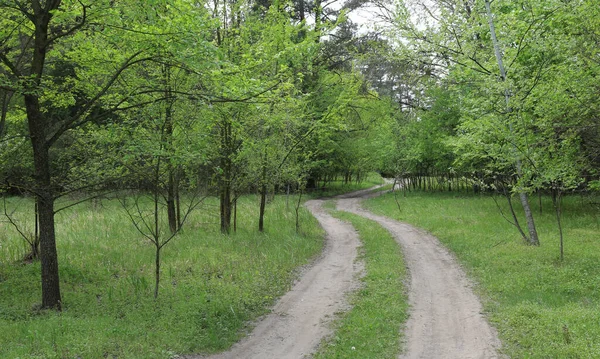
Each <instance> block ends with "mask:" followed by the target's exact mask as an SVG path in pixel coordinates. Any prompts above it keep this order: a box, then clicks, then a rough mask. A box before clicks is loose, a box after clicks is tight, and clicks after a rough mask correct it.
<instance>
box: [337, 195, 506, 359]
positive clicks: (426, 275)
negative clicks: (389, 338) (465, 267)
mask: <svg viewBox="0 0 600 359" xmlns="http://www.w3.org/2000/svg"><path fill="white" fill-rule="evenodd" d="M373 195H377V194H373ZM369 196H372V195H369V194H367V195H364V194H363V195H361V197H358V198H357V197H354V198H353V197H352V196H346V198H345V199H341V200H338V203H337V208H338V210H342V211H346V212H350V213H354V214H357V215H359V216H362V217H365V218H368V219H371V220H374V221H376V222H378V223H379V224H380V225H381V226H382V227H384V228H385V229H387V230H388V231H389V232H390V233H391V234H392V235H393V236H394V238H395V239H396V241H397V242H398V243H399V244H400V246H401V247H402V252H403V254H404V260H405V262H406V265H407V267H408V269H409V272H410V285H409V295H408V299H409V302H410V306H411V309H410V318H409V319H408V322H407V324H406V329H405V336H406V340H405V343H406V345H405V349H406V350H405V352H404V353H403V354H402V355H401V356H400V358H402V359H490V358H501V357H500V356H499V355H498V354H497V352H496V350H497V349H498V348H500V341H499V340H498V337H497V335H496V331H495V330H494V329H493V328H492V327H491V326H490V325H489V324H488V322H487V321H486V320H485V318H484V316H483V315H482V314H481V310H482V308H481V303H480V302H479V299H478V298H477V296H475V294H474V293H473V291H472V289H471V285H470V282H469V280H468V279H467V278H466V276H465V274H464V272H463V271H462V269H461V268H460V266H459V265H458V264H457V262H456V260H455V259H454V257H453V256H452V255H451V254H450V253H449V252H448V250H447V249H446V248H444V247H443V246H442V245H441V244H440V243H439V241H438V240H437V239H436V238H435V237H433V236H431V235H429V234H427V233H425V232H423V231H421V230H419V229H417V228H414V227H412V226H410V225H408V224H405V223H401V222H398V221H395V220H392V219H390V218H387V217H384V216H378V215H375V214H373V213H371V212H368V211H366V210H364V209H361V208H360V201H361V199H363V198H366V197H369ZM398 290H402V289H401V288H398Z"/></svg>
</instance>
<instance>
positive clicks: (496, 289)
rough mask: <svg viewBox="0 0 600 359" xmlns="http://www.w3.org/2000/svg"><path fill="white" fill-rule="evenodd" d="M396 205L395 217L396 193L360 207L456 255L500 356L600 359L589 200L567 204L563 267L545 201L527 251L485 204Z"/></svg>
mask: <svg viewBox="0 0 600 359" xmlns="http://www.w3.org/2000/svg"><path fill="white" fill-rule="evenodd" d="M398 199H399V203H400V210H399V209H398V207H397V205H396V203H395V201H394V198H393V194H388V195H384V196H382V197H378V198H374V199H371V200H369V201H367V202H366V204H365V206H366V207H367V208H369V209H370V210H372V211H374V212H377V213H380V214H385V215H388V216H390V217H393V218H396V219H399V220H402V221H405V222H408V223H411V224H414V225H416V226H418V227H421V228H424V229H426V230H428V231H430V232H431V233H433V234H434V235H435V236H437V237H438V238H439V239H440V240H441V241H442V242H443V243H444V244H445V245H446V246H447V247H448V248H450V249H451V250H452V251H453V252H454V253H455V254H456V256H457V257H458V259H459V261H460V262H461V263H462V264H463V265H464V267H465V268H466V270H467V271H468V272H469V274H470V276H471V277H472V278H474V279H475V281H476V282H477V283H478V291H479V294H480V296H481V297H482V299H483V302H484V307H485V310H486V312H487V313H488V316H489V318H490V320H491V322H492V324H493V325H494V326H495V327H496V328H497V329H498V331H499V335H500V337H501V340H502V342H503V352H504V353H505V354H507V355H508V356H509V357H512V358H540V359H541V358H561V359H562V358H600V322H599V320H600V317H599V316H598V313H600V291H598V288H600V266H599V265H598V263H600V241H599V238H598V234H599V233H600V223H599V218H598V213H597V209H595V208H594V207H592V206H590V205H589V204H587V202H586V200H584V199H582V198H580V197H575V196H573V197H567V198H565V202H564V212H563V226H564V230H565V260H564V261H563V262H561V261H560V260H559V244H558V231H557V227H556V222H555V219H554V212H553V208H552V204H551V201H550V199H549V198H544V199H543V202H542V208H543V213H542V214H541V215H540V214H539V213H538V214H537V215H536V224H537V227H538V231H539V234H540V241H541V246H540V247H530V246H526V245H524V244H523V243H522V240H521V239H520V237H519V235H518V233H517V231H516V230H515V229H514V227H512V226H511V225H510V224H508V223H507V222H506V221H505V220H504V219H503V218H502V217H501V215H500V213H499V211H498V209H497V207H496V205H495V204H494V202H493V200H492V199H491V198H490V197H487V196H476V195H457V194H452V193H419V192H417V193H415V192H412V193H409V194H408V196H407V197H406V198H403V197H402V195H399V196H398ZM515 202H516V201H515ZM532 202H537V201H532ZM532 204H533V206H534V208H535V209H536V211H538V208H537V203H532Z"/></svg>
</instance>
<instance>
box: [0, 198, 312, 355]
mask: <svg viewBox="0 0 600 359" xmlns="http://www.w3.org/2000/svg"><path fill="white" fill-rule="evenodd" d="M9 201H10V202H11V203H9V205H10V206H11V208H15V206H17V204H18V203H20V205H19V206H18V209H17V211H16V212H15V213H14V216H15V218H16V219H18V220H21V221H23V220H25V219H26V218H27V217H29V216H30V212H27V210H28V209H31V208H32V207H33V205H32V202H31V201H30V200H28V199H16V198H11V199H9ZM258 205H259V200H258V198H257V197H256V196H246V197H243V198H242V199H240V201H239V202H238V230H237V233H235V234H232V235H230V236H225V235H222V234H221V233H220V232H219V225H218V216H217V215H218V202H217V201H216V199H212V198H209V199H207V200H206V202H205V203H204V204H203V206H202V208H200V209H199V210H197V211H196V212H194V213H193V215H192V217H191V218H190V219H189V221H188V223H187V224H186V226H185V227H184V231H183V232H182V233H181V234H180V235H179V236H178V237H176V238H175V239H174V240H173V241H172V242H171V243H169V244H168V245H167V246H166V247H164V249H163V251H162V278H161V287H160V295H159V298H158V299H157V300H154V299H153V296H152V290H153V285H154V277H153V273H154V272H153V271H154V262H153V253H154V252H153V251H154V247H153V246H152V245H151V244H150V243H149V242H148V241H146V240H144V239H143V238H142V236H141V235H140V234H139V233H138V232H137V231H136V230H135V228H134V227H133V225H132V223H131V222H129V221H128V219H127V216H126V215H125V213H124V211H123V209H122V207H121V205H120V204H119V203H118V201H117V200H103V201H102V202H101V205H98V204H93V203H85V204H81V205H78V206H75V207H72V208H69V209H67V210H65V211H62V212H59V213H58V215H57V241H58V242H57V246H58V253H59V265H60V276H61V289H62V295H63V308H64V311H63V312H62V313H55V312H53V311H39V310H37V309H36V308H38V307H39V303H40V301H41V293H40V285H39V280H40V264H39V262H35V263H33V264H24V263H23V262H22V261H21V258H22V256H23V254H24V252H25V249H24V245H23V244H24V241H23V240H22V239H21V238H20V237H18V235H17V233H16V232H15V231H14V230H13V228H12V227H11V226H10V225H9V224H7V223H5V222H4V221H3V219H2V220H0V328H2V330H0V358H48V359H50V358H144V359H148V358H172V357H176V354H181V353H198V352H207V353H210V352H215V351H219V350H223V349H226V348H228V347H229V346H230V345H231V344H232V343H234V342H235V341H237V340H238V339H239V338H240V337H241V335H242V333H243V332H244V331H245V330H247V329H248V328H247V327H246V326H247V325H248V324H247V323H248V322H249V321H251V320H252V319H255V318H256V317H258V316H260V315H262V314H264V313H266V312H268V310H269V307H270V306H271V305H272V304H273V302H274V300H275V298H277V297H278V296H280V295H281V294H283V293H284V292H285V291H287V290H288V289H289V288H290V286H291V284H292V281H293V279H294V277H295V276H296V275H297V269H298V268H299V267H300V266H302V265H304V264H307V263H308V262H309V261H310V260H311V259H312V258H314V257H315V256H316V255H318V254H319V253H320V251H321V249H322V245H323V233H322V230H321V229H320V227H319V226H318V223H317V222H316V220H315V219H314V218H313V217H312V216H311V215H310V213H308V211H306V210H305V209H304V208H302V210H301V232H302V233H301V235H297V234H296V233H295V213H294V206H293V198H292V202H291V204H290V205H289V206H286V199H285V197H284V196H276V197H275V199H274V201H273V202H272V203H271V204H269V205H268V206H267V212H266V216H265V228H266V232H265V233H258V231H257V227H258V225H257V222H258V215H257V213H258ZM29 224H30V223H29Z"/></svg>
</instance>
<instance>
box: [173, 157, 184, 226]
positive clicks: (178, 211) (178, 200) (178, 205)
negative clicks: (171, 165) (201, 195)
mask: <svg viewBox="0 0 600 359" xmlns="http://www.w3.org/2000/svg"><path fill="white" fill-rule="evenodd" d="M179 184H180V178H179V168H178V169H177V170H176V171H175V188H174V190H175V215H176V217H177V230H178V231H179V230H181V226H182V225H183V223H182V222H181V198H180V197H179Z"/></svg>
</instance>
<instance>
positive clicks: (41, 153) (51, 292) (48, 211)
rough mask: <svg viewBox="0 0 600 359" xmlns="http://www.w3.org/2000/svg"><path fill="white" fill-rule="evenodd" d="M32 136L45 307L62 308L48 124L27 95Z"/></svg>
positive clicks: (37, 105) (35, 99)
mask: <svg viewBox="0 0 600 359" xmlns="http://www.w3.org/2000/svg"><path fill="white" fill-rule="evenodd" d="M25 106H26V108H27V117H28V121H29V133H30V135H31V144H32V146H33V165H34V177H35V178H34V180H35V193H36V203H37V205H38V216H39V217H38V219H39V231H40V259H41V266H42V308H48V309H50V308H54V309H57V310H60V309H61V296H60V282H59V275H58V254H57V251H56V234H55V230H54V199H55V197H54V193H53V189H52V184H51V175H50V148H49V146H48V144H47V141H46V139H45V135H46V134H45V129H46V127H45V121H44V118H43V117H42V116H43V115H42V113H41V111H40V107H39V102H38V99H37V98H35V97H34V96H25Z"/></svg>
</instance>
